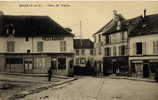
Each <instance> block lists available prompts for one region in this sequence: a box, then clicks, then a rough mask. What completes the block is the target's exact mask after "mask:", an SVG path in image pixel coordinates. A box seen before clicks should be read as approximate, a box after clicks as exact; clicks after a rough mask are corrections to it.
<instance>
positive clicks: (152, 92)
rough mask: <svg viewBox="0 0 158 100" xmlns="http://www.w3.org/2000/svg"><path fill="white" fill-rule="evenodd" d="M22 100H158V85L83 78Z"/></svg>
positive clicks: (121, 80) (122, 80)
mask: <svg viewBox="0 0 158 100" xmlns="http://www.w3.org/2000/svg"><path fill="white" fill-rule="evenodd" d="M22 100H158V83H151V82H144V81H133V80H124V79H109V78H94V77H82V78H80V79H79V80H76V81H73V82H71V83H69V84H66V85H63V86H60V87H56V88H51V89H48V90H46V91H43V92H41V93H38V94H34V95H29V96H27V97H25V98H23V99H22Z"/></svg>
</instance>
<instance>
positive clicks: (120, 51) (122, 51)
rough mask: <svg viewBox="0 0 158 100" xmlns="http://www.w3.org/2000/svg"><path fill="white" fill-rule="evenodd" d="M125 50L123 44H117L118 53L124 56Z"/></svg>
mask: <svg viewBox="0 0 158 100" xmlns="http://www.w3.org/2000/svg"><path fill="white" fill-rule="evenodd" d="M125 52H126V47H125V46H124V45H122V46H119V55H120V56H124V55H125Z"/></svg>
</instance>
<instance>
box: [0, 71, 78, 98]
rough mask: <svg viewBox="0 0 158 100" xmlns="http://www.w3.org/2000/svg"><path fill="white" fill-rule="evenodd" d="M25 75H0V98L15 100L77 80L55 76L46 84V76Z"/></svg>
mask: <svg viewBox="0 0 158 100" xmlns="http://www.w3.org/2000/svg"><path fill="white" fill-rule="evenodd" d="M33 76H34V75H32V74H30V75H25V74H17V73H16V74H15V73H13V74H10V73H3V74H2V73H1V74H0V98H2V100H8V99H9V100H17V99H18V98H23V97H25V96H27V95H30V94H34V93H38V92H41V91H43V90H46V89H48V88H51V87H54V86H58V85H62V84H65V83H69V82H71V81H74V80H77V78H74V77H65V76H55V77H53V78H52V81H51V82H48V79H47V77H44V76H47V75H46V74H45V75H42V74H40V75H39V74H36V75H35V76H36V77H33Z"/></svg>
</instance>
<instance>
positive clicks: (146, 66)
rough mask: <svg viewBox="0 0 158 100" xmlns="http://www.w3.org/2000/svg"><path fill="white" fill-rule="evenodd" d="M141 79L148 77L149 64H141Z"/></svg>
mask: <svg viewBox="0 0 158 100" xmlns="http://www.w3.org/2000/svg"><path fill="white" fill-rule="evenodd" d="M143 77H149V64H148V63H145V64H143Z"/></svg>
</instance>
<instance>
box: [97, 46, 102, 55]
mask: <svg viewBox="0 0 158 100" xmlns="http://www.w3.org/2000/svg"><path fill="white" fill-rule="evenodd" d="M101 54H102V52H101V47H99V48H98V55H101Z"/></svg>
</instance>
